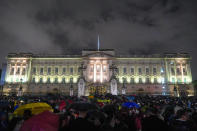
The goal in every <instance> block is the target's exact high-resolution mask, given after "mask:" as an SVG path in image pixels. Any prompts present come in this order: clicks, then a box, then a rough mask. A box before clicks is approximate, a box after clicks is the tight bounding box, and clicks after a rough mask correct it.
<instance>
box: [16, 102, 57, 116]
mask: <svg viewBox="0 0 197 131" xmlns="http://www.w3.org/2000/svg"><path fill="white" fill-rule="evenodd" d="M24 110H30V111H31V112H32V114H33V115H36V114H39V113H41V112H43V111H46V110H48V111H52V112H53V109H52V107H51V106H50V105H48V104H47V103H43V102H39V103H30V104H25V105H22V106H20V107H19V108H17V109H16V110H15V111H14V115H18V116H23V113H24Z"/></svg>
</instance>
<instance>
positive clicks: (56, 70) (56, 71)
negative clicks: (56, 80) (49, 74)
mask: <svg viewBox="0 0 197 131" xmlns="http://www.w3.org/2000/svg"><path fill="white" fill-rule="evenodd" d="M58 71H59V70H58V68H57V67H56V68H55V74H56V75H57V74H58Z"/></svg>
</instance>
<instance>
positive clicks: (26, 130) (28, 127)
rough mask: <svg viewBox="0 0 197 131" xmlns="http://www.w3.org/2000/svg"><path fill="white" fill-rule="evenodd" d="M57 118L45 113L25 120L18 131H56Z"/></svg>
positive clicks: (50, 113) (52, 114) (47, 112)
mask: <svg viewBox="0 0 197 131" xmlns="http://www.w3.org/2000/svg"><path fill="white" fill-rule="evenodd" d="M58 127H59V116H58V115H56V114H54V113H52V112H49V111H45V112H42V113H40V114H38V115H35V116H32V117H31V118H29V119H28V120H26V121H25V122H24V123H23V125H22V127H21V129H20V131H58Z"/></svg>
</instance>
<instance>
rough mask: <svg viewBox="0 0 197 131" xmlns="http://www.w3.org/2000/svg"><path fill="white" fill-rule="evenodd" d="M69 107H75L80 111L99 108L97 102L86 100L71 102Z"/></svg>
mask: <svg viewBox="0 0 197 131" xmlns="http://www.w3.org/2000/svg"><path fill="white" fill-rule="evenodd" d="M69 109H75V110H78V111H88V110H97V109H98V106H97V105H96V104H91V103H86V102H76V103H73V104H71V105H70V107H69Z"/></svg>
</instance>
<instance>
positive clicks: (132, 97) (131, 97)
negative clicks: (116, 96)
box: [127, 96, 135, 101]
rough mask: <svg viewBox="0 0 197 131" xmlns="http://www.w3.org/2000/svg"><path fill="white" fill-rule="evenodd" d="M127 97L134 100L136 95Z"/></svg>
mask: <svg viewBox="0 0 197 131" xmlns="http://www.w3.org/2000/svg"><path fill="white" fill-rule="evenodd" d="M127 99H128V100H131V101H133V100H135V97H134V96H127Z"/></svg>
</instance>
